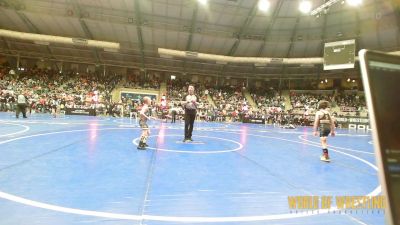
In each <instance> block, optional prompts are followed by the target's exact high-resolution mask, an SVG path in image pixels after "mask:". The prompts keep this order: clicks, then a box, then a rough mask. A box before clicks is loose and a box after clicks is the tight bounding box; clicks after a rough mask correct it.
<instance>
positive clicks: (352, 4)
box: [347, 0, 362, 6]
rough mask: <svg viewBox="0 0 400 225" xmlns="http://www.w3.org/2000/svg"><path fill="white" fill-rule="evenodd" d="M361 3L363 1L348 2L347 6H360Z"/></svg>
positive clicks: (351, 0)
mask: <svg viewBox="0 0 400 225" xmlns="http://www.w3.org/2000/svg"><path fill="white" fill-rule="evenodd" d="M361 3H362V0H347V4H348V5H350V6H359V5H361Z"/></svg>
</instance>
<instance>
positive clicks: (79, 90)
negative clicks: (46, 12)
mask: <svg viewBox="0 0 400 225" xmlns="http://www.w3.org/2000/svg"><path fill="white" fill-rule="evenodd" d="M120 79H121V77H120V76H112V77H104V76H101V75H98V74H95V73H91V72H89V73H84V74H82V73H81V74H79V73H77V72H74V71H68V72H67V71H65V72H59V71H55V70H51V69H38V68H32V69H24V70H23V71H18V72H17V73H16V72H15V71H14V70H12V69H11V68H2V69H1V72H0V111H14V110H15V99H16V96H17V95H18V94H23V95H25V97H26V99H27V102H28V104H29V109H30V112H31V113H32V112H33V113H39V112H40V113H47V112H51V111H52V109H53V108H57V109H58V110H60V111H61V110H64V109H65V108H80V109H87V108H93V107H96V108H106V107H107V102H109V99H110V96H111V91H112V89H113V88H114V87H115V86H116V85H117V84H118V82H119V81H120Z"/></svg>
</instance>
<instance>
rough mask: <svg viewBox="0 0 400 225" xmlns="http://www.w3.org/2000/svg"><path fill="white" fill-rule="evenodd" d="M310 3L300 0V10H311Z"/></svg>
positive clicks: (306, 12)
mask: <svg viewBox="0 0 400 225" xmlns="http://www.w3.org/2000/svg"><path fill="white" fill-rule="evenodd" d="M311 8H312V4H311V2H310V1H306V0H302V1H301V2H300V4H299V10H300V12H302V13H304V14H308V13H310V12H311Z"/></svg>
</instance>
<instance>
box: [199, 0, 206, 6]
mask: <svg viewBox="0 0 400 225" xmlns="http://www.w3.org/2000/svg"><path fill="white" fill-rule="evenodd" d="M197 1H198V2H199V3H200V4H202V5H207V3H208V0H197Z"/></svg>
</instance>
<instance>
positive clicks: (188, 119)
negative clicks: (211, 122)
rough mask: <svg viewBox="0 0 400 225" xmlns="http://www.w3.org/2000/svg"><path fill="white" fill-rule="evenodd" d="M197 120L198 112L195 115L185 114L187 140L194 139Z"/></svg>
mask: <svg viewBox="0 0 400 225" xmlns="http://www.w3.org/2000/svg"><path fill="white" fill-rule="evenodd" d="M195 119H196V111H194V113H188V112H186V113H185V139H190V138H192V132H193V124H194V120H195Z"/></svg>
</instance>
